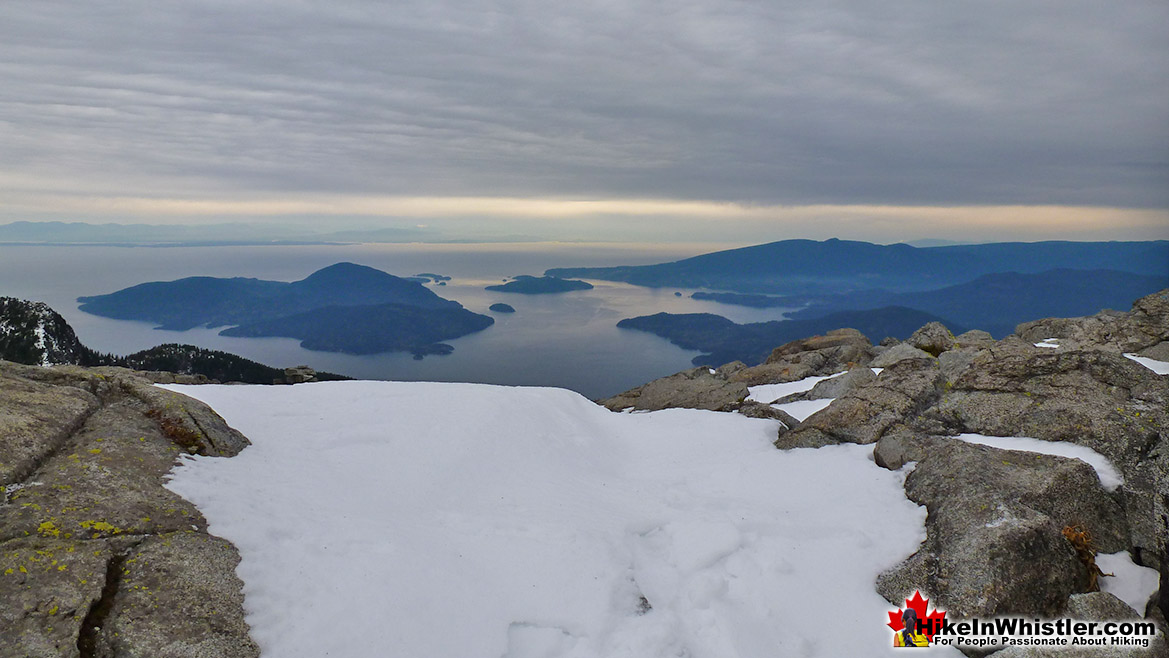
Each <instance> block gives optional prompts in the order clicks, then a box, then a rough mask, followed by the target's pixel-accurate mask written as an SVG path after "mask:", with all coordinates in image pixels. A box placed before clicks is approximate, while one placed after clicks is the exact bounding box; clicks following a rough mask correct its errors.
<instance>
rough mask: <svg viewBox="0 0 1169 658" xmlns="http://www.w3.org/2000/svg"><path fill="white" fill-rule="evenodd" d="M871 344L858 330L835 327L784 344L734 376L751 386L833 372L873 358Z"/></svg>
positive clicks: (790, 380)
mask: <svg viewBox="0 0 1169 658" xmlns="http://www.w3.org/2000/svg"><path fill="white" fill-rule="evenodd" d="M872 347H873V346H872V343H870V342H869V339H868V338H865V336H864V334H862V333H861V332H859V331H857V330H856V329H835V330H833V331H829V332H828V333H826V334H824V335H823V336H813V337H811V338H803V339H800V340H793V341H791V342H790V343H785V344H783V345H781V346H779V347H777V348H775V349H774V350H772V351H771V355H770V356H768V357H767V360H766V361H765V362H763V363H762V364H760V365H757V366H753V367H750V368H743V369H742V370H740V371H738V372H736V373H734V375H732V377H731V378H732V380H734V381H740V382H743V383H745V384H747V385H749V386H756V385H759V384H780V383H784V382H794V381H797V380H800V379H803V378H805V377H811V376H814V375H833V374H836V373H838V372H841V371H843V370H848V369H849V368H852V367H853V366H857V365H865V364H867V363H868V362H869V360H870V359H871V358H872Z"/></svg>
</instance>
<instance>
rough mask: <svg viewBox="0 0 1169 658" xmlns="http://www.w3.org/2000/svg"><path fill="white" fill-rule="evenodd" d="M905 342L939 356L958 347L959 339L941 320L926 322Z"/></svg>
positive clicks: (931, 354)
mask: <svg viewBox="0 0 1169 658" xmlns="http://www.w3.org/2000/svg"><path fill="white" fill-rule="evenodd" d="M905 342H906V343H908V344H909V345H912V346H914V347H916V348H917V349H919V350H921V351H923V352H928V353H929V354H930V356H937V355H939V354H941V353H942V352H945V351H946V350H951V349H954V348H956V347H958V340H957V339H956V338H954V334H953V333H952V332H951V331H950V330H949V329H947V328H946V325H944V324H942V323H941V322H930V323H929V324H926V325H925V326H924V327H922V328H921V329H918V330H917V331H915V332H913V335H911V336H910V337H909V338H907V339H906V340H905Z"/></svg>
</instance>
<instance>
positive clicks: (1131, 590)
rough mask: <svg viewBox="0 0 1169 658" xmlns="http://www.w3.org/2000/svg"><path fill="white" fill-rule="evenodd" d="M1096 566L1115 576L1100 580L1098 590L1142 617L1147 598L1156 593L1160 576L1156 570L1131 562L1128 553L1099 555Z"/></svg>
mask: <svg viewBox="0 0 1169 658" xmlns="http://www.w3.org/2000/svg"><path fill="white" fill-rule="evenodd" d="M1096 565H1097V566H1099V567H1100V570H1101V571H1103V572H1104V573H1111V574H1115V575H1114V576H1106V577H1104V578H1101V579H1100V589H1101V590H1103V591H1105V592H1108V593H1110V594H1112V595H1113V596H1115V597H1116V598H1118V599H1120V600H1121V601H1124V602H1125V603H1127V604H1129V605H1130V606H1132V607H1133V609H1135V610H1136V611H1137V612H1139V613H1140V614H1141V615H1142V616H1144V614H1145V604H1147V603H1148V602H1149V597H1150V596H1152V595H1153V592H1155V591H1157V587H1158V585H1159V583H1160V579H1161V574H1160V573H1158V572H1157V570H1156V569H1150V568H1148V567H1142V566H1140V565H1139V564H1136V563H1135V562H1133V561H1132V557H1131V556H1129V554H1128V552H1126V551H1121V552H1120V553H1101V554H1099V555H1097V556H1096Z"/></svg>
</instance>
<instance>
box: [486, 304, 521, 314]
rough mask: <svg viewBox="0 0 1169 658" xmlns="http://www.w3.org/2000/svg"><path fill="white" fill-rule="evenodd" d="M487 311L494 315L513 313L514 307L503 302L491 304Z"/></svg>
mask: <svg viewBox="0 0 1169 658" xmlns="http://www.w3.org/2000/svg"><path fill="white" fill-rule="evenodd" d="M487 309H488V310H489V311H494V312H496V313H515V307H514V306H512V305H511V304H504V303H503V302H497V303H495V304H492V305H491V306H488V307H487Z"/></svg>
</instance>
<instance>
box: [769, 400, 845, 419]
mask: <svg viewBox="0 0 1169 658" xmlns="http://www.w3.org/2000/svg"><path fill="white" fill-rule="evenodd" d="M835 399H836V398H824V399H822V400H797V401H796V402H785V403H783V404H773V405H771V406H772V407H775V408H776V409H781V410H783V411H786V412H787V413H788V414H789V415H790V416H791V417H792V418H795V419H796V420H798V421H800V422H801V423H802V422H804V421H805V420H807V419H808V418H809V417H810V416H811V415H812V414H814V413H816V412H817V411H820V410H821V409H827V408H828V405H830V404H832V401H833V400H835Z"/></svg>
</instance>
